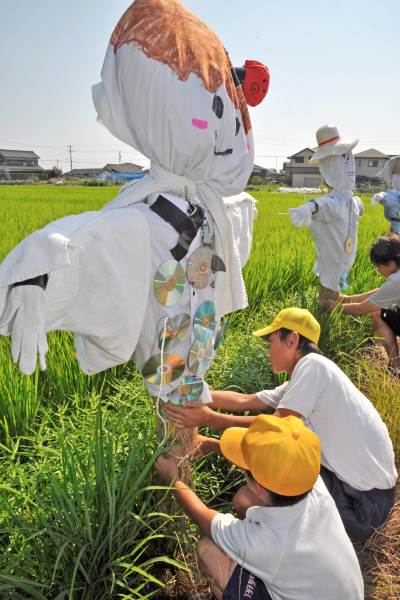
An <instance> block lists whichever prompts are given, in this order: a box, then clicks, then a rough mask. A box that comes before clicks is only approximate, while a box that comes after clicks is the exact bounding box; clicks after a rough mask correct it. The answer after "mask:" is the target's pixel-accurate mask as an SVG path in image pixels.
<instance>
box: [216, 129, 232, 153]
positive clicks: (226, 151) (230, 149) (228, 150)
mask: <svg viewBox="0 0 400 600" xmlns="http://www.w3.org/2000/svg"><path fill="white" fill-rule="evenodd" d="M232 152H233V149H232V148H228V149H227V150H222V152H217V132H215V146H214V154H215V156H228V154H232Z"/></svg>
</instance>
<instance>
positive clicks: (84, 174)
mask: <svg viewBox="0 0 400 600" xmlns="http://www.w3.org/2000/svg"><path fill="white" fill-rule="evenodd" d="M101 171H102V169H98V168H95V167H86V168H85V169H72V170H71V171H68V172H67V173H64V174H63V177H75V178H76V179H93V178H94V176H98V175H100V173H101Z"/></svg>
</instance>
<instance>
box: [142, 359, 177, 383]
mask: <svg viewBox="0 0 400 600" xmlns="http://www.w3.org/2000/svg"><path fill="white" fill-rule="evenodd" d="M184 368H185V363H184V362H183V360H182V359H181V357H180V356H178V355H177V354H164V355H163V360H162V365H161V354H156V355H155V356H151V357H150V358H149V360H147V361H146V362H145V363H144V365H143V367H142V375H143V377H144V379H145V380H146V381H148V382H149V383H155V384H160V383H163V384H165V383H171V381H175V379H178V377H180V376H181V375H182V373H183V370H184Z"/></svg>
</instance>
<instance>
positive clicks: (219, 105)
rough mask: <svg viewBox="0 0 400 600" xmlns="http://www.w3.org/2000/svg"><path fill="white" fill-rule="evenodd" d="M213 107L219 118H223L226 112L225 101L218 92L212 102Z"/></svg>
mask: <svg viewBox="0 0 400 600" xmlns="http://www.w3.org/2000/svg"><path fill="white" fill-rule="evenodd" d="M212 109H213V112H215V114H216V116H217V117H218V119H222V116H223V114H224V103H223V101H222V98H221V96H217V94H215V96H214V99H213V103H212Z"/></svg>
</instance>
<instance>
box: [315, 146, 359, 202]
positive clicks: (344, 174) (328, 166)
mask: <svg viewBox="0 0 400 600" xmlns="http://www.w3.org/2000/svg"><path fill="white" fill-rule="evenodd" d="M318 166H319V170H320V172H321V175H322V176H323V177H324V179H325V181H326V183H327V184H328V185H329V186H330V187H332V188H333V189H334V191H336V192H342V193H343V194H345V196H347V197H348V198H351V196H352V194H353V189H354V186H355V182H356V168H355V163H354V156H353V153H352V152H351V151H350V152H346V154H344V155H343V154H340V155H334V154H333V155H331V156H326V157H325V158H321V159H320V160H319V162H318Z"/></svg>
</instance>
